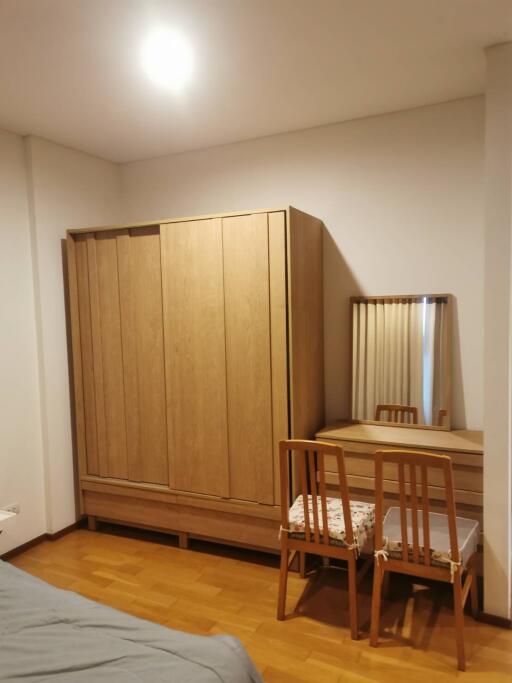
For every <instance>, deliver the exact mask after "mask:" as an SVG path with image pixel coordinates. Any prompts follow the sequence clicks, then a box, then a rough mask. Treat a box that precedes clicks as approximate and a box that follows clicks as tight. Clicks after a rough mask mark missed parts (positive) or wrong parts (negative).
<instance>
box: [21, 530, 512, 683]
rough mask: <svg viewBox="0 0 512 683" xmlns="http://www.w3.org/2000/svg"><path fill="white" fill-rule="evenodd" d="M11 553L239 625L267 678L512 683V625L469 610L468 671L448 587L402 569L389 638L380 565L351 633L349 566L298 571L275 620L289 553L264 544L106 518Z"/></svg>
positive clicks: (141, 608) (176, 617) (70, 584)
mask: <svg viewBox="0 0 512 683" xmlns="http://www.w3.org/2000/svg"><path fill="white" fill-rule="evenodd" d="M12 563H13V564H14V565H16V566H17V567H20V568H21V569H24V570H25V571H27V572H29V573H31V574H34V575H35V576H38V577H40V578H42V579H44V580H46V581H48V583H51V584H53V585H55V586H59V587H61V588H65V589H69V590H73V591H76V592H77V593H80V594H82V595H84V596H86V597H88V598H91V599H93V600H96V601H98V602H101V603H104V604H106V605H110V606H111V607H115V608H117V609H120V610H123V611H125V612H129V613H130V614H133V615H136V616H138V617H142V618H144V619H149V620H151V621H155V622H158V623H161V624H165V625H166V626H169V627H171V628H175V629H180V630H183V631H189V632H192V633H199V634H204V635H209V634H210V635H211V634H218V633H229V634H232V635H235V636H238V638H240V640H241V641H242V642H243V643H244V645H245V646H246V648H247V650H248V651H249V653H250V655H251V656H252V658H253V659H254V661H255V663H256V665H257V667H258V668H259V669H260V671H262V673H263V676H264V679H265V681H267V683H295V682H296V683H302V682H308V683H311V682H315V683H341V682H354V683H356V682H357V683H369V682H370V681H372V682H374V681H379V682H380V681H382V682H387V681H393V683H412V682H414V683H423V682H425V683H427V682H428V683H433V682H435V683H444V682H445V681H453V680H454V679H457V678H462V679H463V680H464V681H465V682H467V683H498V682H499V683H501V682H502V681H503V682H505V681H507V682H512V631H507V630H503V629H499V628H496V627H492V626H488V625H486V624H482V623H480V622H476V621H474V620H473V619H472V618H471V617H470V616H467V617H466V650H467V661H468V666H467V672H466V673H459V672H457V670H456V666H455V642H454V638H453V636H454V631H453V619H452V617H453V615H452V611H451V596H450V591H449V587H448V589H447V587H445V586H438V585H433V586H432V587H430V588H428V587H420V586H415V585H414V584H413V583H412V582H411V581H408V580H407V579H402V577H393V580H392V584H391V591H390V594H389V600H388V601H386V602H385V603H384V606H383V619H382V628H381V634H382V637H381V645H380V647H379V648H377V649H373V648H370V647H369V645H368V631H367V629H368V619H369V614H370V597H371V587H370V583H371V572H370V575H369V576H368V577H367V579H368V580H367V581H366V583H365V584H364V585H363V586H362V594H361V596H360V616H361V622H362V627H363V632H362V635H361V638H360V640H359V641H352V640H351V639H350V636H349V631H348V614H347V593H346V574H345V572H344V571H342V570H341V569H336V568H332V569H321V570H319V571H318V572H313V573H312V575H311V576H310V577H309V578H308V579H300V577H299V576H298V574H296V573H291V574H290V579H289V590H288V602H287V606H288V614H289V617H288V618H287V619H286V620H285V621H284V622H278V621H277V620H276V618H275V610H276V599H277V580H278V558H277V557H274V556H271V555H265V554H263V553H257V552H252V551H249V550H242V549H237V548H227V547H226V546H217V545H215V544H210V543H206V542H199V541H195V542H194V541H192V544H191V549H190V550H181V549H179V548H178V547H177V543H176V542H175V539H174V537H172V536H164V535H160V534H151V533H149V532H137V531H135V530H129V531H127V530H124V529H123V528H122V527H114V526H107V525H104V526H102V527H101V529H100V531H98V532H91V531H86V530H77V531H74V532H72V533H70V534H68V535H66V536H63V537H62V538H60V539H59V540H57V541H53V542H50V541H47V542H44V543H42V544H40V545H38V546H35V547H34V548H32V549H30V550H27V551H26V552H24V553H23V554H21V555H18V556H17V557H15V558H14V559H13V560H12Z"/></svg>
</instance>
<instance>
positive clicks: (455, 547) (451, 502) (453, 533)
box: [444, 461, 460, 562]
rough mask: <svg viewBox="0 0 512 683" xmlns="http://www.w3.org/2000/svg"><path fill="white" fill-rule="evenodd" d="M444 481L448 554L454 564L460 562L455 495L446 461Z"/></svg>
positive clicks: (451, 473) (448, 463)
mask: <svg viewBox="0 0 512 683" xmlns="http://www.w3.org/2000/svg"><path fill="white" fill-rule="evenodd" d="M444 481H445V488H446V514H447V515H448V529H449V532H450V554H451V558H452V560H453V561H454V562H459V561H460V553H459V542H458V539H457V513H456V510H455V493H454V490H453V472H452V463H451V461H448V462H447V463H446V464H445V467H444Z"/></svg>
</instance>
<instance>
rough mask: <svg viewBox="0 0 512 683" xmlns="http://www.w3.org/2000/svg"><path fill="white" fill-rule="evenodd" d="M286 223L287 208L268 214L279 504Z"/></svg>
mask: <svg viewBox="0 0 512 683" xmlns="http://www.w3.org/2000/svg"><path fill="white" fill-rule="evenodd" d="M285 230H286V226H285V213H284V211H275V212H272V213H269V214H268V256H269V281H270V353H271V367H272V445H273V450H274V503H275V504H276V505H278V504H279V502H280V498H281V494H280V490H279V489H280V487H279V441H281V440H282V439H287V438H288V435H289V431H288V430H289V427H288V351H287V339H286V337H287V333H286V330H287V322H286V321H287V304H286V233H285Z"/></svg>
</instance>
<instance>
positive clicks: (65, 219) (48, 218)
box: [26, 137, 121, 533]
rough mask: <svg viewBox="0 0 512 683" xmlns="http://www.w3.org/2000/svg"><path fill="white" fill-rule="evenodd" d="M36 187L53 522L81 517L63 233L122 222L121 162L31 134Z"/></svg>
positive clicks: (53, 525)
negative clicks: (74, 448) (78, 513)
mask: <svg viewBox="0 0 512 683" xmlns="http://www.w3.org/2000/svg"><path fill="white" fill-rule="evenodd" d="M26 146H27V159H28V166H29V175H30V181H31V191H32V207H33V219H32V233H33V244H34V252H35V260H36V269H35V289H36V296H37V298H36V307H37V319H38V333H39V352H40V357H41V412H42V416H43V447H44V456H45V463H46V485H47V492H46V500H47V526H48V531H49V532H50V533H53V532H55V531H58V530H59V529H62V528H63V527H66V526H67V525H69V524H72V523H73V522H74V521H75V520H76V514H75V488H74V479H73V477H74V470H73V457H72V435H71V414H70V406H71V403H70V392H69V374H68V355H67V353H68V352H67V335H66V314H65V298H64V291H65V290H64V275H63V260H62V247H61V240H63V239H64V238H65V230H66V228H70V227H78V226H82V225H103V224H110V223H116V222H118V221H119V218H120V213H121V211H120V184H119V179H120V178H119V167H118V166H117V165H116V164H112V163H110V162H107V161H103V160H101V159H97V158H95V157H92V156H89V155H87V154H83V153H81V152H77V151H75V150H72V149H68V148H66V147H62V146H60V145H56V144H53V143H51V142H48V141H47V140H42V139H40V138H35V137H29V138H27V139H26Z"/></svg>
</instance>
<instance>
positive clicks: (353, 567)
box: [277, 440, 375, 640]
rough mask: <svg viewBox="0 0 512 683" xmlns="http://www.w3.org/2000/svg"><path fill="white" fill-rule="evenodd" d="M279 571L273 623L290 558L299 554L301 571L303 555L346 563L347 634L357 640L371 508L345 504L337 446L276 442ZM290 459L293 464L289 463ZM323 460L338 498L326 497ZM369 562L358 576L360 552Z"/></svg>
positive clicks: (281, 610)
mask: <svg viewBox="0 0 512 683" xmlns="http://www.w3.org/2000/svg"><path fill="white" fill-rule="evenodd" d="M279 451H280V453H279V455H280V474H281V530H280V537H281V569H280V574H279V597H278V604H277V618H278V619H284V616H285V606H286V584H287V578H288V569H289V566H290V553H293V556H292V559H293V557H294V556H295V553H299V557H300V564H301V567H303V566H304V557H305V554H306V553H312V554H316V555H320V556H321V557H326V558H337V559H340V560H345V561H346V562H347V563H348V596H349V612H350V632H351V636H352V638H353V639H354V640H356V639H357V638H358V631H359V628H358V616H357V586H358V583H359V581H360V580H361V579H362V577H363V575H364V574H365V572H366V571H367V570H368V568H369V567H370V565H371V563H372V557H371V552H372V551H373V527H374V511H375V507H374V505H373V504H372V503H360V502H356V501H352V502H351V501H350V499H349V493H348V485H347V477H346V473H345V461H344V458H343V449H342V448H341V446H335V445H333V444H326V443H322V442H320V441H303V440H295V441H280V443H279ZM290 454H291V455H292V459H291V460H290ZM325 456H334V458H336V463H337V466H338V474H339V493H340V498H330V497H328V496H327V493H326V485H325ZM290 465H292V466H293V467H294V471H295V472H296V475H297V476H296V478H297V480H298V481H297V489H298V491H299V495H298V496H297V498H296V499H295V502H294V503H293V505H292V506H291V508H290V507H289V501H290ZM364 549H366V550H367V552H368V553H370V557H369V559H368V560H367V562H366V563H365V564H364V566H363V567H362V569H361V570H360V572H359V574H358V573H357V563H356V560H357V558H358V556H359V554H360V551H361V550H364Z"/></svg>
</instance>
